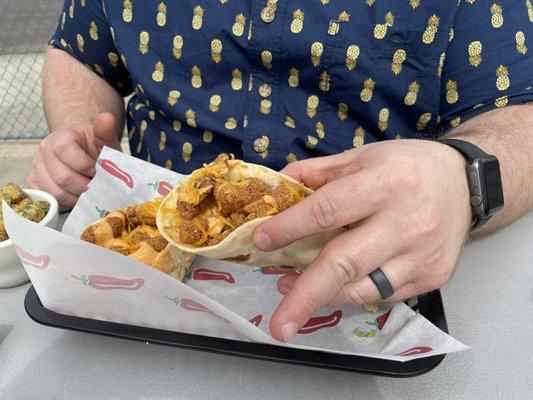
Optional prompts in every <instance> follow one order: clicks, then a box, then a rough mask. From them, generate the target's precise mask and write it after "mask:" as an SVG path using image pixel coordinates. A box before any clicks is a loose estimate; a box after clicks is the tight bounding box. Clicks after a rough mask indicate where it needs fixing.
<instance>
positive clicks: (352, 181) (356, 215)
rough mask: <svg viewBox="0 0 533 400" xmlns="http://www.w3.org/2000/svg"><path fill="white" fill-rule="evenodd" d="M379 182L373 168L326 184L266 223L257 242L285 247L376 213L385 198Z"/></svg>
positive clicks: (269, 248)
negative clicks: (379, 187)
mask: <svg viewBox="0 0 533 400" xmlns="http://www.w3.org/2000/svg"><path fill="white" fill-rule="evenodd" d="M378 185H379V181H378V180H377V179H375V178H374V173H373V172H372V171H370V170H361V171H359V172H357V173H356V174H352V175H348V176H346V177H343V178H340V179H337V180H335V181H333V182H330V183H327V184H326V185H324V186H322V187H321V188H320V189H318V190H317V191H316V192H314V193H312V194H311V195H310V196H308V197H306V198H305V199H303V200H302V201H301V202H299V203H296V204H295V205H294V206H292V207H290V208H288V209H287V210H285V211H282V212H281V213H279V214H276V215H274V216H272V217H271V218H270V219H268V220H267V221H265V222H263V223H262V224H261V225H260V226H259V227H258V228H257V229H256V230H255V233H254V244H255V246H256V247H257V248H259V249H260V250H263V251H272V250H275V249H279V248H281V247H284V246H286V245H288V244H290V243H292V242H294V241H296V240H298V239H302V238H304V237H307V236H310V235H313V234H315V233H319V232H328V231H331V230H333V229H336V228H340V227H343V226H346V225H350V224H353V223H355V222H358V221H360V220H361V219H363V218H365V217H368V216H369V215H371V214H373V213H374V212H375V211H376V210H377V209H378V205H379V204H380V202H381V201H382V198H383V196H384V195H383V193H382V191H381V190H376V189H377V188H378Z"/></svg>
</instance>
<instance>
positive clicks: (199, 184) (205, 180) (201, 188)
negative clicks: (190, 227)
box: [176, 174, 215, 221]
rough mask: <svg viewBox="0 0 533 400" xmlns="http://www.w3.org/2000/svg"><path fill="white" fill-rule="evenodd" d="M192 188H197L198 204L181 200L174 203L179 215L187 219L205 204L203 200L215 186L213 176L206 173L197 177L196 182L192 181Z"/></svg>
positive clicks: (193, 216) (192, 216)
mask: <svg viewBox="0 0 533 400" xmlns="http://www.w3.org/2000/svg"><path fill="white" fill-rule="evenodd" d="M194 188H195V189H198V194H199V199H198V204H192V203H189V202H187V201H182V200H178V201H177V203H176V208H177V210H178V212H179V213H180V215H181V217H182V218H183V219H186V220H188V221H191V220H193V219H194V218H196V217H197V216H198V215H200V213H201V212H202V210H203V207H204V206H205V204H206V203H205V202H204V200H205V199H206V198H207V197H208V196H209V195H210V194H211V193H213V189H214V188H215V176H214V175H212V174H208V175H205V176H202V177H200V178H198V179H197V180H196V182H194Z"/></svg>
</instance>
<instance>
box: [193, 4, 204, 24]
mask: <svg viewBox="0 0 533 400" xmlns="http://www.w3.org/2000/svg"><path fill="white" fill-rule="evenodd" d="M203 18H204V9H203V8H202V6H196V7H194V10H193V17H192V28H193V29H195V30H198V29H201V28H202V23H203Z"/></svg>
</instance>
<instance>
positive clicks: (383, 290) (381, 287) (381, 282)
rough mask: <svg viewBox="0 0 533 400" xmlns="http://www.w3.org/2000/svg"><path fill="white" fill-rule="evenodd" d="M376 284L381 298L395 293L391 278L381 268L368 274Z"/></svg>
mask: <svg viewBox="0 0 533 400" xmlns="http://www.w3.org/2000/svg"><path fill="white" fill-rule="evenodd" d="M368 276H369V277H370V279H372V282H374V285H376V287H377V288H378V291H379V294H380V295H381V298H382V299H383V300H385V299H386V298H388V297H391V296H392V295H393V294H394V288H393V287H392V285H391V284H390V281H389V279H388V278H387V277H386V276H385V274H384V273H383V271H382V270H381V268H379V267H378V268H376V269H375V270H374V271H372V272H371V273H370V274H368Z"/></svg>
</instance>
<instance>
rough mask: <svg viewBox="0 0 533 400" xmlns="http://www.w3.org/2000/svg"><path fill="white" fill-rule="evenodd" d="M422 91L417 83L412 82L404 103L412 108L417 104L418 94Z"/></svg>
mask: <svg viewBox="0 0 533 400" xmlns="http://www.w3.org/2000/svg"><path fill="white" fill-rule="evenodd" d="M419 91H420V85H419V84H418V83H417V82H416V81H415V82H411V83H410V84H409V88H408V90H407V94H406V95H405V98H404V100H403V102H404V103H405V105H407V106H412V105H414V104H415V103H416V98H417V96H418V92H419Z"/></svg>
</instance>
